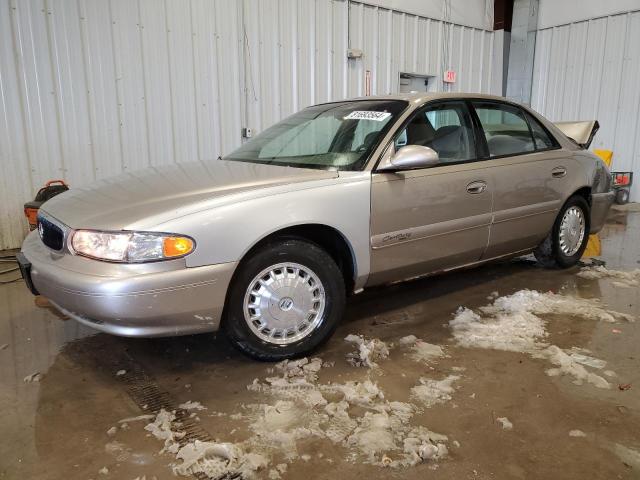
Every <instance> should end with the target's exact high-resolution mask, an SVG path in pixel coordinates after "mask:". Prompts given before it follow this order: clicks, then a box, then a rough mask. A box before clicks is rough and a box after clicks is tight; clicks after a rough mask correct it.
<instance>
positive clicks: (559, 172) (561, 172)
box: [551, 167, 567, 178]
mask: <svg viewBox="0 0 640 480" xmlns="http://www.w3.org/2000/svg"><path fill="white" fill-rule="evenodd" d="M566 174H567V169H566V168H565V167H556V168H554V169H553V170H551V176H552V177H554V178H562V177H564V176H565V175H566Z"/></svg>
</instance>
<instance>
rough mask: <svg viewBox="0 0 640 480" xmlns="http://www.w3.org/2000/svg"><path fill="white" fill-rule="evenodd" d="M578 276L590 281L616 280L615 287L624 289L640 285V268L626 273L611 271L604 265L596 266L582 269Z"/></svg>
mask: <svg viewBox="0 0 640 480" xmlns="http://www.w3.org/2000/svg"><path fill="white" fill-rule="evenodd" d="M577 275H578V276H579V277H582V278H586V279H589V280H597V279H600V278H609V279H612V280H614V282H613V285H615V286H617V287H623V288H630V287H637V286H638V285H640V268H636V269H635V270H631V271H628V272H624V271H621V270H609V269H608V268H606V267H604V266H602V265H596V266H588V267H584V268H582V269H581V270H580V271H579V272H578V273H577Z"/></svg>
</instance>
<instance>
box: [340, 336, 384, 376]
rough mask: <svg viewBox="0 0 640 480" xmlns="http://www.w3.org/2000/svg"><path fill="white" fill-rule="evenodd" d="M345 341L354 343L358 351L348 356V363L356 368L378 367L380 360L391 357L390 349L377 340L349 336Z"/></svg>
mask: <svg viewBox="0 0 640 480" xmlns="http://www.w3.org/2000/svg"><path fill="white" fill-rule="evenodd" d="M345 341H347V342H349V343H353V344H354V345H356V347H357V348H358V350H357V351H355V352H351V353H349V354H347V361H348V362H349V363H350V364H352V365H354V366H356V367H367V368H374V367H377V366H378V364H377V363H376V362H377V361H379V360H384V359H385V358H387V357H388V356H389V347H388V346H387V344H386V343H384V342H383V341H382V340H378V339H377V338H372V339H366V338H364V337H363V336H362V335H353V334H352V335H347V336H346V337H345Z"/></svg>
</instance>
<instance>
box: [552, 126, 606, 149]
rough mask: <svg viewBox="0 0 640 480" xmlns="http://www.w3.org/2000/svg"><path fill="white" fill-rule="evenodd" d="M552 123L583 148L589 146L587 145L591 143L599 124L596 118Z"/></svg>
mask: <svg viewBox="0 0 640 480" xmlns="http://www.w3.org/2000/svg"><path fill="white" fill-rule="evenodd" d="M554 125H555V126H556V127H558V128H559V129H560V131H561V132H562V133H564V134H565V135H566V136H567V137H569V138H570V139H571V140H573V141H574V142H575V143H577V144H578V145H580V146H581V147H582V148H585V149H586V148H589V145H591V142H592V141H593V137H594V136H595V135H596V132H597V131H598V130H599V129H600V124H599V123H598V121H597V120H584V121H575V122H554Z"/></svg>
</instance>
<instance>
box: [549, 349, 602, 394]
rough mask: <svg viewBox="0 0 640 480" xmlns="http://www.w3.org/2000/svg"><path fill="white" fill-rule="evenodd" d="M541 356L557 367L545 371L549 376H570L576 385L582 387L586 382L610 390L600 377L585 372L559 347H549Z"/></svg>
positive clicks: (584, 369)
mask: <svg viewBox="0 0 640 480" xmlns="http://www.w3.org/2000/svg"><path fill="white" fill-rule="evenodd" d="M542 356H544V357H546V358H547V359H548V360H549V361H550V362H551V363H553V364H554V365H557V368H550V369H549V370H547V374H548V375H549V376H557V375H570V376H572V377H573V378H574V383H575V384H576V385H582V382H584V381H587V382H589V383H591V384H593V385H595V386H596V387H598V388H610V387H611V385H610V384H609V382H607V381H606V380H605V379H604V378H602V377H601V376H600V375H596V374H595V373H591V372H589V371H587V369H586V368H584V367H583V366H582V365H580V363H578V362H577V361H576V360H574V359H573V358H572V357H571V355H568V354H567V353H566V352H565V351H563V350H562V349H561V348H560V347H557V346H555V345H551V346H549V347H548V348H547V349H546V350H544V351H543V352H542Z"/></svg>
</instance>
